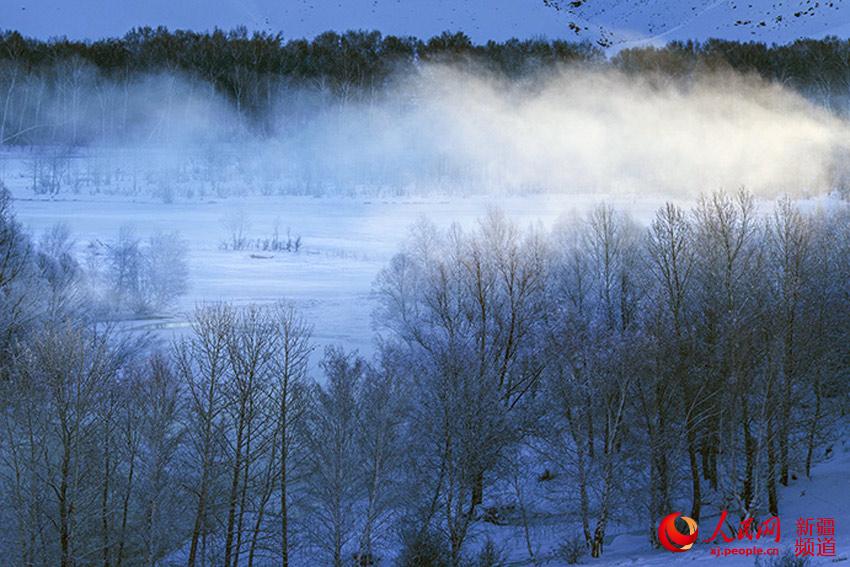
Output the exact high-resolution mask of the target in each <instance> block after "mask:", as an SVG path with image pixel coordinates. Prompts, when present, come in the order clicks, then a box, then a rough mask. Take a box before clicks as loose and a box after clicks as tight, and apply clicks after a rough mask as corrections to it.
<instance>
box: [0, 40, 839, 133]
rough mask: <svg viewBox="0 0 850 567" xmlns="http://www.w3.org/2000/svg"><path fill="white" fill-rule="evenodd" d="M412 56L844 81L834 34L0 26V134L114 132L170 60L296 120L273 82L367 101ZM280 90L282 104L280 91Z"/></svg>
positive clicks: (260, 118)
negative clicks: (105, 31) (27, 29)
mask: <svg viewBox="0 0 850 567" xmlns="http://www.w3.org/2000/svg"><path fill="white" fill-rule="evenodd" d="M425 63H445V64H451V65H453V66H459V67H461V68H468V69H470V70H475V71H476V72H481V71H484V72H488V73H492V74H493V75H495V76H499V77H503V78H505V79H507V80H510V81H515V82H522V81H532V82H533V79H534V78H535V77H538V76H540V75H541V74H544V73H545V72H546V71H552V70H555V69H556V68H558V67H560V66H584V67H591V68H603V69H616V70H619V71H622V72H625V73H628V74H634V75H641V76H648V77H653V78H654V79H657V80H658V81H669V80H674V79H676V80H682V79H684V80H687V79H689V78H693V77H695V76H698V75H700V74H704V73H717V72H722V71H725V70H733V71H736V72H739V73H743V74H753V75H756V76H758V77H761V78H763V79H764V80H766V81H771V82H776V83H779V84H781V85H783V86H786V87H790V88H792V89H794V90H796V91H798V92H800V93H802V94H803V95H804V96H806V97H807V98H809V99H811V100H814V101H816V102H817V103H819V104H821V105H823V106H824V107H826V108H828V109H830V110H834V111H837V112H840V113H845V112H847V111H848V92H850V41H847V40H840V39H838V38H834V37H832V38H826V39H822V40H812V39H803V40H799V41H796V42H794V43H791V44H787V45H765V44H763V43H757V42H749V43H740V42H734V41H725V40H718V39H712V40H708V41H706V42H704V43H698V42H673V43H670V44H668V45H667V46H665V47H661V48H656V47H637V48H629V49H624V50H622V51H619V52H618V53H617V54H616V55H614V56H612V57H610V58H607V57H606V56H605V54H604V52H603V51H601V50H600V49H599V48H597V47H595V46H593V45H591V44H589V43H570V42H566V41H547V40H542V39H541V40H524V41H520V40H516V39H514V40H509V41H505V42H501V43H499V42H495V41H489V42H487V43H486V44H482V45H477V44H474V43H472V41H471V40H470V39H469V37H467V36H466V35H464V34H463V33H448V32H446V33H443V34H442V35H439V36H436V37H432V38H430V39H428V40H421V39H417V38H414V37H395V36H382V35H381V33H380V32H377V31H349V32H345V33H342V34H339V33H336V32H326V33H323V34H320V35H318V36H316V37H315V38H314V39H312V40H306V39H292V40H285V39H284V38H283V37H282V36H281V35H280V34H269V33H265V32H255V33H252V34H249V33H248V32H247V31H246V30H245V29H236V30H232V31H222V30H215V31H213V32H211V33H198V32H192V31H173V32H172V31H169V30H167V29H165V28H157V29H151V28H139V29H134V30H132V31H131V32H129V33H127V34H126V35H125V36H124V37H123V38H115V39H104V40H99V41H91V42H84V41H73V40H68V39H64V38H59V39H51V40H46V41H45V40H37V39H31V38H26V37H23V36H21V34H19V33H18V32H14V31H6V32H2V33H0V113H2V114H1V115H0V143H2V144H33V143H45V142H46V143H67V144H72V145H76V144H82V143H86V142H89V141H91V140H93V139H96V138H104V137H112V138H115V137H117V136H119V135H120V134H121V133H122V132H124V131H126V129H127V128H128V125H129V124H131V123H132V121H133V116H132V112H128V109H127V107H128V105H129V103H128V99H129V98H130V97H132V93H133V91H135V90H137V89H138V88H139V87H140V86H142V85H144V84H145V80H146V78H148V77H151V76H157V75H163V74H166V75H169V76H173V75H174V74H175V72H179V74H180V76H181V77H182V78H184V79H185V80H186V81H187V83H188V84H189V85H191V89H193V90H198V91H199V92H204V91H205V90H207V91H209V89H212V90H213V91H214V92H215V93H218V94H219V95H221V96H222V98H223V99H224V100H227V101H228V102H229V104H230V105H231V106H232V108H233V109H235V111H236V114H237V116H238V121H239V122H240V124H241V125H243V126H245V127H248V128H250V129H251V130H252V131H254V132H259V133H266V134H267V133H271V132H273V131H274V130H275V129H276V128H277V126H278V122H277V121H276V120H275V119H274V117H279V116H280V115H281V114H283V115H288V116H290V117H292V118H293V123H295V124H296V125H297V123H298V121H299V120H304V119H305V116H308V114H307V113H308V111H309V110H310V109H313V108H314V105H315V104H316V102H315V100H314V101H313V102H311V103H309V104H308V103H302V104H297V103H293V102H292V98H291V97H282V95H284V94H291V93H301V95H306V94H307V93H310V94H318V95H320V96H319V98H318V99H316V100H319V101H321V102H322V103H326V102H328V101H333V102H340V103H345V102H347V101H364V100H365V101H369V100H375V99H376V98H380V97H382V96H383V95H384V94H385V93H386V91H387V87H388V86H389V85H391V84H392V83H393V81H394V79H395V78H397V77H399V76H402V77H403V76H406V75H408V74H409V73H411V72H415V71H416V70H417V69H418V68H419V67H421V66H422V65H423V64H425ZM541 71H542V72H544V73H541ZM165 96H166V95H163V97H165ZM174 96H179V95H174ZM284 98H286V99H287V104H281V100H282V99H284Z"/></svg>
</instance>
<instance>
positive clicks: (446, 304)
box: [0, 193, 850, 567]
mask: <svg viewBox="0 0 850 567" xmlns="http://www.w3.org/2000/svg"><path fill="white" fill-rule="evenodd" d="M0 205H2V207H0V213H2V214H0V258H3V262H2V263H0V300H2V301H3V306H2V307H3V308H2V310H0V313H2V314H3V319H2V328H0V332H2V337H3V343H2V349H3V350H2V357H1V358H0V361H2V364H0V390H2V396H0V408H2V411H1V412H0V416H2V421H0V434H2V438H3V440H4V442H3V443H2V445H0V473H2V474H0V497H2V501H3V506H2V508H0V509H2V519H3V524H4V526H5V529H4V531H3V534H2V536H0V552H2V554H3V557H5V558H6V559H7V560H8V561H9V562H10V563H14V564H22V565H34V564H58V565H63V567H64V566H70V565H171V564H173V565H190V566H196V565H225V566H228V567H230V566H235V565H271V564H275V565H334V566H342V565H351V564H355V565H360V566H366V565H376V564H382V565H383V564H397V565H402V566H407V567H413V566H416V567H421V566H423V565H434V566H442V565H447V566H452V567H457V566H459V565H480V566H485V565H486V566H495V565H501V564H503V563H502V559H503V558H504V551H505V550H504V549H502V548H501V547H500V544H499V543H497V542H496V541H493V540H488V537H487V536H486V534H487V533H490V534H493V533H504V532H498V531H495V530H513V531H512V533H513V534H518V536H519V541H521V542H523V543H522V549H521V550H520V549H512V550H511V552H512V553H513V554H514V556H516V555H517V554H522V555H526V556H527V557H528V558H529V559H530V560H531V561H536V560H543V559H546V558H551V557H552V556H553V555H554V554H558V553H563V554H564V557H565V558H574V557H575V555H576V554H578V555H581V554H583V553H589V554H591V555H593V556H600V555H602V554H603V553H604V542H606V541H608V539H609V538H610V535H611V532H612V529H611V526H612V524H620V525H618V529H619V528H620V527H621V526H622V524H621V522H622V520H621V519H622V518H629V519H630V520H629V521H627V522H626V524H627V525H630V526H633V524H632V523H631V522H632V521H633V520H632V519H634V521H637V520H638V519H639V521H640V522H642V523H644V525H645V526H646V533H647V546H649V545H650V544H651V543H652V544H655V543H657V542H655V541H654V539H653V538H654V537H655V536H654V534H655V533H656V527H657V522H658V520H659V519H660V518H661V517H663V516H665V515H666V514H668V513H670V511H671V510H682V509H684V510H685V511H686V513H687V514H688V515H690V516H691V517H693V518H694V519H696V520H698V521H699V520H700V519H705V517H706V516H707V515H709V514H715V513H717V512H718V511H719V510H728V511H729V513H730V514H731V515H732V516H733V517H738V518H741V519H744V518H754V519H755V520H756V522H758V521H760V520H762V519H764V518H766V517H768V516H770V515H774V514H778V513H781V502H779V500H778V489H779V487H780V486H782V485H788V484H791V483H792V482H793V481H794V480H795V479H797V478H801V477H804V476H807V475H809V474H810V472H811V470H812V467H813V466H814V465H815V464H816V463H817V461H818V460H820V459H823V458H825V457H827V458H828V456H829V455H830V453H831V452H832V451H833V445H832V444H833V442H834V440H835V437H836V434H837V433H836V430H835V429H833V427H834V425H835V422H836V421H838V420H843V419H844V418H845V417H846V414H847V409H848V393H850V392H849V391H848V380H847V378H848V370H850V359H848V352H847V348H846V347H847V344H850V342H848V339H850V323H848V322H850V277H849V276H850V274H848V270H850V262H848V261H847V260H848V257H850V215H848V211H847V210H846V209H844V208H840V209H836V210H833V211H817V212H812V213H802V212H801V211H800V210H798V209H797V208H796V207H795V205H794V204H793V203H791V202H789V201H787V200H785V201H780V202H778V204H777V205H776V206H775V208H774V210H773V211H772V212H770V213H768V214H766V215H760V214H757V212H756V210H755V206H754V203H753V201H752V198H751V197H750V196H749V195H748V194H746V193H740V194H736V195H729V194H724V193H717V194H714V195H711V196H707V197H705V198H703V199H702V200H700V202H699V203H698V204H697V205H696V206H695V207H694V209H693V210H690V211H685V210H682V209H680V208H678V207H677V206H675V205H667V206H665V207H663V208H662V209H661V210H659V211H658V212H657V214H656V216H655V218H654V220H653V221H652V222H651V224H650V226H649V227H645V228H641V227H638V226H637V225H636V224H634V223H633V222H632V221H630V220H629V218H628V217H627V216H626V215H625V214H623V213H621V212H618V211H615V210H612V209H611V208H610V207H607V206H600V207H598V208H596V209H595V210H593V211H592V212H591V213H590V214H588V215H587V216H585V217H583V218H580V219H574V220H573V221H571V222H568V223H564V224H563V225H561V226H560V227H558V228H556V229H555V230H554V231H552V232H543V231H540V230H521V229H519V228H518V227H516V226H514V225H513V224H511V223H510V222H508V221H507V220H505V219H504V218H503V217H502V216H500V215H499V214H497V213H494V214H491V215H490V216H488V217H487V218H485V219H484V220H482V222H481V224H480V226H479V227H478V228H477V229H475V230H472V231H468V232H467V231H462V230H460V229H458V228H456V227H455V228H450V229H448V230H438V229H436V228H435V227H433V226H432V225H430V224H427V223H424V222H423V223H420V224H419V225H417V226H416V227H415V230H414V232H413V236H412V237H411V239H410V241H409V242H408V243H407V244H406V246H405V247H404V249H403V251H402V252H401V253H399V254H398V255H397V256H395V257H394V258H393V260H392V261H391V262H390V264H389V265H388V266H387V267H386V268H385V269H384V270H383V272H382V273H381V275H380V276H379V277H378V279H377V281H376V284H375V289H376V294H377V305H378V307H377V310H376V313H375V321H376V323H377V328H378V330H379V334H380V340H379V341H377V345H378V346H377V348H376V355H375V356H374V358H373V359H371V360H365V359H364V358H363V357H362V356H360V355H358V354H357V353H356V352H347V351H346V350H345V349H344V347H335V348H329V349H328V350H326V351H325V353H324V355H323V357H322V362H321V365H320V366H321V376H312V375H311V372H310V365H309V364H308V360H309V358H310V357H311V356H312V355H314V354H315V353H314V346H313V345H314V343H313V342H312V339H311V332H310V325H309V322H308V321H306V320H305V319H304V318H303V317H302V316H301V315H299V313H298V312H297V311H296V310H295V309H294V308H293V307H292V306H291V305H288V304H286V303H277V304H274V305H270V306H247V307H235V306H231V305H227V304H211V305H203V306H200V307H198V308H197V310H196V311H195V313H194V314H193V316H192V318H191V328H190V329H189V330H188V332H187V333H185V334H183V335H181V336H180V337H179V338H178V339H177V340H176V341H175V342H174V344H173V345H171V346H168V347H163V346H157V344H156V343H153V342H150V341H147V340H145V338H144V337H139V336H136V335H127V334H122V333H118V332H117V331H115V330H114V329H110V328H109V327H108V326H106V325H105V324H103V323H98V322H97V320H96V319H93V318H91V317H87V316H86V310H85V308H84V306H82V305H81V303H80V302H79V301H76V300H74V298H75V297H77V295H76V294H77V293H78V291H79V285H67V286H58V285H55V284H54V283H53V282H55V281H56V278H55V277H54V276H53V273H54V270H52V269H47V268H46V266H51V265H53V264H54V262H53V261H48V260H49V259H50V257H51V256H50V254H49V253H48V252H47V251H45V250H41V249H39V248H38V247H36V246H35V245H33V244H32V243H30V241H29V238H28V237H27V235H26V234H25V233H23V232H22V231H21V229H20V226H19V225H17V224H16V222H15V220H14V217H13V215H12V213H11V211H10V209H9V207H8V201H7V200H4V201H0ZM54 260H55V259H54ZM65 261H66V263H67V262H70V260H68V259H66V260H65ZM540 518H545V519H546V522H547V523H548V522H556V524H555V525H557V526H558V527H559V528H558V529H559V530H560V532H561V537H562V540H563V543H564V545H563V547H562V548H561V549H552V548H551V546H550V544H549V543H548V541H547V542H546V543H544V542H542V541H539V540H538V539H537V537H538V536H537V533H538V532H537V531H536V529H535V528H536V522H538V521H540V520H539V519H540ZM565 518H574V520H573V519H570V520H568V519H565ZM491 524H492V525H499V526H502V527H499V528H495V527H492V526H490V527H489V528H487V526H489V525H491ZM547 525H548V524H547ZM485 528H486V529H485ZM494 539H495V538H494ZM512 539H513V538H512Z"/></svg>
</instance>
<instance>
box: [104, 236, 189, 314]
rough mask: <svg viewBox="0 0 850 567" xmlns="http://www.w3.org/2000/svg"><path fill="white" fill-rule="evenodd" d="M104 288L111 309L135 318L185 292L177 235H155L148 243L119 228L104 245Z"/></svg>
mask: <svg viewBox="0 0 850 567" xmlns="http://www.w3.org/2000/svg"><path fill="white" fill-rule="evenodd" d="M105 268H106V269H105V274H104V275H105V279H106V287H107V290H108V295H109V297H108V299H109V300H110V301H111V302H112V307H114V308H115V309H118V310H125V309H127V310H129V311H131V312H132V313H134V314H136V315H145V314H150V313H151V312H153V311H156V310H158V309H162V308H164V307H167V306H168V305H170V304H171V303H172V302H173V301H174V300H175V299H176V298H177V297H179V296H180V295H183V294H184V293H185V292H186V281H187V277H188V268H187V266H186V247H185V244H184V243H183V241H182V240H180V238H179V236H178V235H177V234H176V233H157V234H155V235H153V236H151V237H150V238H148V240H147V241H143V240H141V239H139V238H137V237H136V236H135V233H134V232H133V230H132V229H131V228H129V227H126V226H125V227H122V228H121V230H120V231H119V234H118V239H117V240H116V241H115V242H114V243H112V244H109V245H106V267H105Z"/></svg>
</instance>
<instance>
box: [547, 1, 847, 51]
mask: <svg viewBox="0 0 850 567" xmlns="http://www.w3.org/2000/svg"><path fill="white" fill-rule="evenodd" d="M551 4H553V6H554V7H556V8H558V9H559V11H560V13H561V15H562V16H564V17H566V18H568V19H571V21H572V22H573V24H574V25H573V26H572V29H573V30H574V31H575V32H576V34H577V36H578V37H585V38H587V39H592V40H594V41H599V42H600V43H601V44H603V45H605V46H608V47H611V48H612V49H613V50H617V49H621V48H623V47H628V46H633V45H643V44H647V43H652V44H664V43H666V42H668V41H671V40H688V39H694V40H706V39H709V38H721V39H729V40H739V41H761V42H764V43H768V44H770V43H789V42H792V41H794V40H796V39H799V38H805V37H812V38H821V37H825V36H828V35H837V36H840V37H844V36H847V34H848V32H850V4H848V3H847V2H843V1H842V0H834V1H831V0H824V1H817V0H787V1H784V2H777V1H773V0H682V1H678V0H640V1H637V2H631V1H623V0H614V1H605V2H601V1H599V0H587V1H584V2H567V1H553V2H551Z"/></svg>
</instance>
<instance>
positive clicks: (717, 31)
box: [0, 0, 850, 48]
mask: <svg viewBox="0 0 850 567" xmlns="http://www.w3.org/2000/svg"><path fill="white" fill-rule="evenodd" d="M547 5H548V6H549V7H547ZM552 8H555V9H552ZM158 25H164V26H167V27H169V28H172V29H174V28H182V29H193V30H201V31H202V30H208V29H211V28H213V27H221V28H228V29H229V28H233V27H235V26H240V25H242V26H245V27H247V28H248V29H249V30H264V31H274V32H277V31H281V32H283V34H284V36H285V37H287V38H294V37H313V36H315V35H316V34H318V33H321V32H323V31H326V30H329V29H333V30H338V31H343V30H347V29H377V30H380V31H381V32H382V33H384V34H394V35H415V36H419V37H426V38H427V37H430V36H433V35H438V34H439V33H441V32H443V31H446V30H450V31H462V32H465V33H466V34H467V35H469V36H470V37H471V38H472V39H473V41H476V42H486V41H487V40H489V39H493V40H498V41H501V40H505V39H508V38H511V37H518V38H531V37H535V36H546V37H549V38H563V39H587V40H589V41H594V42H599V43H601V44H603V45H607V46H610V47H612V48H616V47H617V46H622V45H626V44H629V43H630V42H634V41H640V42H646V41H654V42H664V41H666V40H669V39H686V38H687V39H700V40H703V39H707V38H709V37H722V38H728V39H739V40H748V39H759V40H762V41H767V42H774V41H775V42H783V43H784V42H788V41H793V40H794V39H797V38H799V37H822V36H824V35H827V34H831V33H834V34H837V35H841V36H847V35H848V34H850V0H247V1H245V0H183V1H181V2H177V3H175V2H172V1H170V0H147V1H146V2H135V1H131V0H76V1H75V2H73V3H69V2H67V0H7V1H4V2H0V29H16V30H19V31H21V32H22V33H24V34H27V35H32V36H35V37H41V38H47V37H51V36H57V35H67V36H68V37H70V38H72V39H85V38H88V39H98V38H102V37H109V36H121V35H123V34H124V33H126V32H127V31H128V30H129V29H130V28H132V27H134V26H158ZM576 32H577V33H576Z"/></svg>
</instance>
